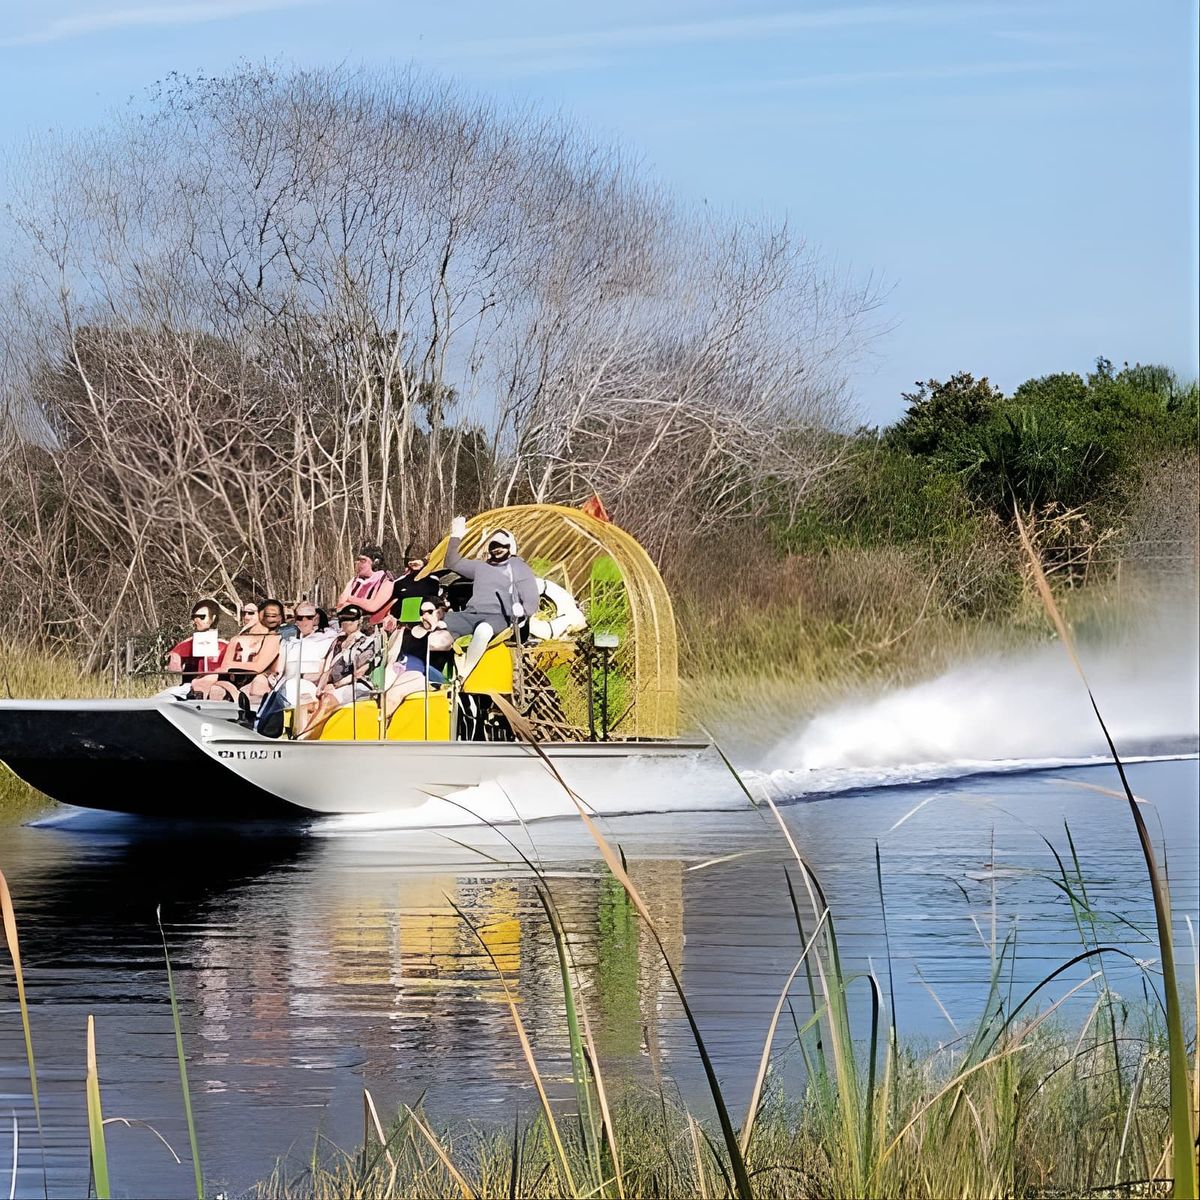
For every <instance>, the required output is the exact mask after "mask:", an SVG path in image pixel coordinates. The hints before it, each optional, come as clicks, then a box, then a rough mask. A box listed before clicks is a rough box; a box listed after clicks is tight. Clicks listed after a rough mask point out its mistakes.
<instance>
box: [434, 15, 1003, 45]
mask: <svg viewBox="0 0 1200 1200" xmlns="http://www.w3.org/2000/svg"><path fill="white" fill-rule="evenodd" d="M1005 11H1006V10H1005V8H1004V6H1003V5H999V4H949V5H948V4H933V5H928V4H901V3H894V4H876V5H847V6H845V7H841V8H827V9H806V10H804V11H800V12H778V13H759V14H755V15H749V16H738V17H720V18H714V19H711V20H706V21H676V22H672V23H661V24H657V25H624V26H617V27H615V28H611V29H590V30H577V31H573V32H570V33H553V34H537V35H533V36H525V37H498V38H487V39H475V40H470V41H465V42H458V43H453V44H450V45H446V46H444V47H443V48H441V51H440V53H441V54H445V55H447V56H451V55H452V56H456V57H457V56H472V57H473V56H483V57H491V56H495V55H511V56H514V57H521V58H525V59H529V58H531V57H533V56H535V55H542V54H545V55H555V56H556V55H562V54H564V53H571V52H586V51H596V50H647V49H652V48H659V47H664V46H679V45H694V44H696V43H702V42H726V41H747V40H759V39H762V38H768V37H777V36H786V35H787V34H792V33H804V32H806V31H816V30H821V29H845V28H855V27H871V26H886V25H911V24H942V23H949V22H958V21H961V20H963V19H968V20H970V19H976V18H980V17H986V16H991V15H996V14H1000V13H1004V12H1005Z"/></svg>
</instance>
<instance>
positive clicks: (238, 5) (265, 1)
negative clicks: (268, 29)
mask: <svg viewBox="0 0 1200 1200" xmlns="http://www.w3.org/2000/svg"><path fill="white" fill-rule="evenodd" d="M322 2H323V0H183V2H182V3H178V4H148V5H142V6H140V7H138V8H116V9H108V10H107V11H102V12H89V13H80V14H78V15H77V16H69V17H67V16H64V17H55V18H54V19H53V20H51V21H48V22H47V23H46V24H44V25H41V26H39V27H38V28H35V29H30V30H29V31H27V32H25V33H18V34H13V35H11V36H9V37H4V38H0V47H8V46H37V45H43V44H45V43H47V42H58V41H62V40H64V39H66V38H76V37H84V36H86V35H87V34H89V33H105V32H107V31H109V30H112V29H143V28H147V27H153V28H165V27H169V26H174V25H197V24H200V23H203V22H207V21H223V20H227V19H228V18H230V17H242V16H248V15H250V14H253V13H260V12H272V11H275V10H277V9H281V8H298V7H300V6H302V5H309V4H316V3H322Z"/></svg>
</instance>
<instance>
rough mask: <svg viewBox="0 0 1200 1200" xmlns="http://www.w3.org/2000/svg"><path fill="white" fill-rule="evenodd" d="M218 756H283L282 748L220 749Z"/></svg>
mask: <svg viewBox="0 0 1200 1200" xmlns="http://www.w3.org/2000/svg"><path fill="white" fill-rule="evenodd" d="M217 757H218V758H282V757H283V751H282V750H218V751H217Z"/></svg>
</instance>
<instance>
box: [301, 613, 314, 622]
mask: <svg viewBox="0 0 1200 1200" xmlns="http://www.w3.org/2000/svg"><path fill="white" fill-rule="evenodd" d="M316 619H317V614H316V613H297V614H296V620H297V621H315V620H316Z"/></svg>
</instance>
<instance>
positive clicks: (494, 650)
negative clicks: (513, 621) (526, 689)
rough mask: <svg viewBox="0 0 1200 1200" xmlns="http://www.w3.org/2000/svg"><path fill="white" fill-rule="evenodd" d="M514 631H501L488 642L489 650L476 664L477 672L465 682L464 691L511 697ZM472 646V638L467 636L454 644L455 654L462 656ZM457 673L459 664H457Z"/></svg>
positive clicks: (473, 672)
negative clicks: (494, 693) (496, 693)
mask: <svg viewBox="0 0 1200 1200" xmlns="http://www.w3.org/2000/svg"><path fill="white" fill-rule="evenodd" d="M511 642H512V630H511V629H501V630H500V632H499V633H497V634H496V636H495V637H493V638H492V640H491V641H490V642H488V648H487V649H486V650H485V651H484V652H483V657H482V658H481V659H480V660H479V661H478V662H477V663H476V664H475V670H473V671H472V672H471V674H470V675H468V676H467V678H466V679H465V680H464V681H463V685H462V689H461V690H462V691H464V692H472V693H486V692H499V693H500V694H501V695H505V696H507V695H511V693H512V690H513V648H512V646H511V644H510V643H511ZM470 644H471V636H470V634H467V635H466V636H465V637H460V638H459V639H458V641H457V642H455V643H454V652H455V654H456V655H461V654H462V652H463V651H464V650H465V649H466V648H467V646H469V645H470ZM454 669H455V671H457V670H458V669H459V664H458V663H457V661H456V662H455V667H454Z"/></svg>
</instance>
